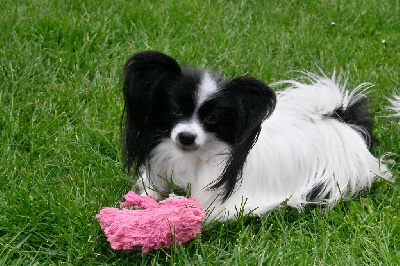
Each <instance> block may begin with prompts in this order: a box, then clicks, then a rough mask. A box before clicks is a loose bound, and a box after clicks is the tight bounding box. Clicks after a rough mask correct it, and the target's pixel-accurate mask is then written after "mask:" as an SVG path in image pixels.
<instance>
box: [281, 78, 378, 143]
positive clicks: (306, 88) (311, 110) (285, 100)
mask: <svg viewBox="0 0 400 266" xmlns="http://www.w3.org/2000/svg"><path fill="white" fill-rule="evenodd" d="M300 73H302V74H304V79H305V82H303V81H296V80H285V81H280V82H278V83H275V84H273V85H274V86H275V85H280V84H289V85H290V87H289V88H287V89H285V90H284V91H282V92H279V93H278V98H279V101H278V104H281V106H282V105H285V106H282V107H283V108H282V110H291V111H292V112H295V113H296V114H297V115H298V114H303V115H304V117H305V118H307V119H311V120H319V119H325V118H327V117H330V118H334V119H336V120H339V121H341V122H343V123H346V124H348V125H350V126H351V127H352V128H353V129H354V130H356V131H357V132H359V133H360V134H361V135H362V136H363V138H364V140H365V142H366V145H367V146H368V148H371V146H372V143H373V140H374V138H373V135H372V127H373V121H374V120H373V116H372V114H371V113H370V112H369V110H368V106H367V105H368V102H369V99H368V97H367V91H368V89H369V88H371V87H372V86H373V85H372V84H371V83H362V84H360V85H359V86H357V87H356V88H355V89H353V90H351V91H350V90H348V89H347V88H346V87H347V80H344V81H342V80H341V79H340V77H336V76H335V73H333V75H332V77H331V78H330V77H327V76H326V75H325V74H322V75H321V76H318V75H316V74H312V73H309V72H300Z"/></svg>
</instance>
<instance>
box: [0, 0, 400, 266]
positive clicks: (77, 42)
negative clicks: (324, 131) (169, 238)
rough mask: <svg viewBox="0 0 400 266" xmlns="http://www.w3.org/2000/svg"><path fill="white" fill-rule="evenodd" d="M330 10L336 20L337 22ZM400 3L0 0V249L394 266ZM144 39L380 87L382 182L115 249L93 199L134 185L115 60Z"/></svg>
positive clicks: (16, 253) (180, 50)
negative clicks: (391, 100)
mask: <svg viewBox="0 0 400 266" xmlns="http://www.w3.org/2000/svg"><path fill="white" fill-rule="evenodd" d="M333 23H334V24H333ZM399 29H400V3H399V1H398V0H390V1H378V0H369V1H362V0H356V1H326V0H316V1H295V0H284V1H250V0H249V1H245V0H243V1H220V0H216V1H192V0H186V1H183V0H177V1H168V0H166V1H126V0H115V1H104V0H98V1H90V0H86V1H67V0H62V1H44V0H21V1H12V0H2V1H0V32H1V33H0V102H1V104H0V175H1V178H0V188H1V190H0V264H8V265H9V264H16V265H18V264H24V265H25V264H39V265H42V264H44V265H46V264H72V265H86V264H143V265H147V264H161V265H163V264H178V265H182V264H190V265H192V264H193V265H209V264H212V265H215V264H224V265H226V264H227V265H231V264H233V265H235V264H236V265H246V264H247V265H257V264H267V265H269V264H281V265H291V264H294V265H297V264H299V265H310V264H313V265H340V264H344V265H348V264H357V265H358V264H366V265H396V264H398V263H399V261H400V251H399V248H400V198H399V195H400V194H399V192H400V190H399V184H400V181H399V180H400V179H399V170H400V169H399V166H398V162H399V161H400V160H399V159H400V155H399V154H400V134H399V132H400V127H399V125H398V124H397V122H396V121H394V120H391V119H389V118H387V117H385V116H386V115H387V111H386V110H385V106H386V105H387V104H388V101H387V100H386V97H390V95H392V93H394V92H397V93H400V91H399V83H400V80H399V77H400V68H399V62H400V44H399V39H400V32H399ZM147 49H154V50H159V51H162V52H166V53H168V54H171V55H172V56H174V57H175V58H177V60H178V61H179V62H184V63H185V62H188V63H190V64H191V65H193V66H196V67H210V68H212V69H214V70H217V71H220V72H222V73H223V74H224V75H225V76H227V77H232V76H239V75H246V74H248V75H252V76H255V77H258V78H260V79H263V80H265V81H266V82H268V83H271V82H274V81H278V80H281V79H287V78H290V77H293V76H294V74H293V73H291V72H290V71H291V70H296V69H301V70H309V71H312V72H315V71H318V68H321V69H322V70H323V71H325V72H327V73H332V72H333V71H334V69H336V70H337V71H339V72H341V73H343V74H345V75H347V76H348V77H349V84H350V85H352V86H355V85H358V84H359V83H361V82H365V81H368V82H371V83H373V84H375V87H374V88H373V89H372V90H371V92H370V95H371V97H372V98H373V104H372V105H371V108H372V110H373V111H374V113H375V114H376V122H377V124H376V127H375V134H376V136H377V138H378V140H379V143H378V144H377V145H376V146H375V148H374V151H373V152H374V153H375V155H377V156H382V155H383V154H385V153H387V152H391V153H394V154H392V155H390V156H388V157H387V158H388V159H389V160H390V161H391V162H392V163H391V165H392V170H393V173H394V177H395V182H394V183H392V184H391V183H387V182H380V183H377V184H375V185H374V186H373V188H372V189H371V191H368V192H363V193H361V194H360V195H358V196H357V197H356V198H355V199H354V200H353V201H349V202H342V203H340V204H338V205H337V206H336V207H335V208H333V209H331V210H328V211H327V212H326V213H325V212H324V211H322V210H320V209H319V208H314V209H313V208H310V209H308V210H307V211H306V212H305V213H304V214H298V213H297V211H295V210H293V209H291V208H288V207H285V208H282V209H281V210H276V211H273V212H271V213H269V214H268V215H266V217H263V218H262V219H261V218H250V217H243V218H241V219H239V220H238V221H236V222H229V223H224V224H212V225H210V226H207V227H206V228H204V229H203V234H202V236H201V237H199V238H197V239H195V240H194V241H192V242H191V243H189V244H187V245H185V246H184V247H181V248H173V249H169V250H160V251H156V252H152V253H149V254H147V255H145V256H144V257H141V256H140V254H139V253H136V252H131V253H121V252H118V251H114V250H112V249H111V248H110V246H109V244H108V242H107V241H106V239H105V237H104V236H103V234H102V232H101V230H100V227H99V224H98V222H97V221H96V219H95V214H96V213H97V212H98V211H99V210H100V209H101V208H103V207H105V206H115V205H116V204H117V202H118V201H119V200H121V199H122V195H124V194H125V193H126V192H127V191H128V190H129V189H130V188H131V186H132V184H133V178H132V177H130V176H128V175H127V174H126V173H125V170H124V167H123V164H122V160H121V130H120V117H121V112H122V109H123V106H122V91H121V79H120V78H121V68H122V66H123V64H124V62H125V61H126V60H127V58H128V57H129V56H130V55H131V54H133V53H134V52H138V51H142V50H147Z"/></svg>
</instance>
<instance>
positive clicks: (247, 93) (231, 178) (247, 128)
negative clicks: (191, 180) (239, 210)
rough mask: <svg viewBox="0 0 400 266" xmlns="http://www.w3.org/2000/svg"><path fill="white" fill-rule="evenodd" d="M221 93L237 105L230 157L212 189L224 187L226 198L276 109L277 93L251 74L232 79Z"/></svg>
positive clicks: (224, 198) (239, 177)
mask: <svg viewBox="0 0 400 266" xmlns="http://www.w3.org/2000/svg"><path fill="white" fill-rule="evenodd" d="M222 93H227V94H228V96H229V98H231V99H233V100H234V101H235V105H236V106H237V108H238V119H239V121H238V128H237V133H236V134H235V142H234V143H233V145H232V149H231V152H230V156H229V158H228V160H227V163H226V166H225V169H224V171H223V173H222V175H221V176H220V178H219V179H218V180H217V181H216V182H215V183H214V184H212V186H211V189H217V188H221V187H224V193H225V194H224V197H223V200H224V201H226V200H227V199H228V198H229V197H230V196H231V195H232V193H233V192H234V189H235V187H236V184H237V182H238V181H240V179H241V176H242V170H243V167H244V164H245V162H246V158H247V156H248V154H249V152H250V150H251V149H252V147H253V145H254V144H255V142H256V141H257V139H258V135H259V134H260V131H261V124H262V122H263V121H264V120H265V119H266V118H268V116H270V115H271V114H272V112H273V110H274V109H275V105H276V95H275V92H274V91H273V90H272V89H271V88H270V87H268V86H267V85H266V84H265V83H264V82H262V81H260V80H257V79H255V78H251V77H240V78H236V79H233V80H231V81H229V82H228V83H227V84H226V85H225V88H224V89H223V91H222Z"/></svg>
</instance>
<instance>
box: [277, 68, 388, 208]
mask: <svg viewBox="0 0 400 266" xmlns="http://www.w3.org/2000/svg"><path fill="white" fill-rule="evenodd" d="M304 74H305V79H306V81H305V82H303V81H301V82H300V81H296V80H286V81H281V82H279V83H275V84H274V85H279V84H288V85H289V86H288V87H287V88H285V89H284V90H283V91H280V92H278V93H277V107H276V113H277V112H280V114H278V115H281V116H286V117H293V116H294V117H296V118H300V119H302V120H304V121H306V122H308V123H311V124H313V125H317V126H316V127H315V130H316V132H314V133H315V134H316V135H319V136H323V139H324V142H323V143H322V144H321V145H324V148H321V147H318V146H314V148H315V149H316V150H321V149H323V150H324V151H323V153H322V154H320V157H319V158H318V162H317V164H316V165H317V169H320V171H319V172H318V171H317V172H315V174H314V175H311V177H310V180H309V181H308V183H307V186H306V189H305V191H307V192H308V194H307V195H306V196H302V198H307V201H308V202H319V201H325V202H327V203H329V205H331V206H332V205H333V204H334V203H335V202H337V201H338V200H340V199H342V198H346V197H347V196H346V195H349V196H352V195H354V194H355V193H356V192H357V191H359V190H361V189H364V188H368V187H370V185H371V183H372V181H373V180H374V179H375V178H376V176H379V177H381V178H383V179H387V180H390V179H391V173H390V171H389V169H388V168H387V167H386V166H385V165H384V164H382V163H381V160H379V159H378V158H375V157H374V156H373V155H372V154H371V152H370V151H369V149H370V147H371V145H372V142H373V135H372V126H373V116H372V114H371V113H370V112H369V111H368V108H367V104H368V101H369V100H368V97H367V90H368V88H370V87H371V86H372V85H371V84H369V83H363V84H361V85H359V86H357V87H356V88H355V89H353V90H347V89H346V80H344V81H341V80H340V78H337V77H335V75H333V76H332V77H331V78H329V77H327V76H325V75H322V76H318V75H314V74H310V73H304ZM336 121H339V122H340V124H337V123H336ZM341 124H343V125H341ZM348 126H349V127H350V129H351V130H349V127H348ZM354 133H358V135H359V136H360V138H356V137H355V136H354ZM362 142H364V143H362ZM309 145H314V143H310V144H309Z"/></svg>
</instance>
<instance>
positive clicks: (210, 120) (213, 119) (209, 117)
mask: <svg viewBox="0 0 400 266" xmlns="http://www.w3.org/2000/svg"><path fill="white" fill-rule="evenodd" d="M216 122H217V116H216V115H214V114H209V115H207V116H206V123H207V124H215V123H216Z"/></svg>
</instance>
